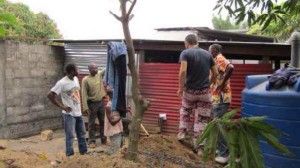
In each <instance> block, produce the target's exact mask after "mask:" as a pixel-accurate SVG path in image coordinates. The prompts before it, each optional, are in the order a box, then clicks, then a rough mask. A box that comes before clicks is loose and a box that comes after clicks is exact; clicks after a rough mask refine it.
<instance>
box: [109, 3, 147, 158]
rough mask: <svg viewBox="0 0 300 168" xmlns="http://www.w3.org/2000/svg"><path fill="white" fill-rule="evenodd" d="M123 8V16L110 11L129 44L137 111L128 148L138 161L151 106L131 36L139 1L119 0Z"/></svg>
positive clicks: (132, 123)
mask: <svg viewBox="0 0 300 168" xmlns="http://www.w3.org/2000/svg"><path fill="white" fill-rule="evenodd" d="M119 1H120V8H121V16H118V15H117V14H114V13H113V12H110V13H111V14H112V15H113V16H114V17H115V18H116V19H117V20H118V21H120V22H121V23H122V27H123V33H124V37H125V41H126V45H127V51H128V59H129V63H128V68H129V70H130V73H131V76H132V85H131V92H132V99H133V102H134V105H135V108H134V109H135V112H134V115H133V116H132V122H131V124H130V127H129V129H130V133H129V145H128V150H127V155H126V157H127V159H129V160H132V161H136V159H137V153H138V140H139V135H140V126H141V122H142V116H143V114H144V112H145V111H146V109H147V108H148V106H149V102H148V101H147V100H144V99H143V98H142V96H141V94H140V89H139V88H140V85H139V80H138V72H137V70H136V67H135V57H134V56H135V49H134V46H133V40H132V38H131V34H130V29H129V21H130V20H131V19H132V18H133V16H134V15H133V14H131V13H132V10H133V8H134V6H135V4H136V2H137V0H119ZM127 3H129V4H130V6H129V9H128V10H127Z"/></svg>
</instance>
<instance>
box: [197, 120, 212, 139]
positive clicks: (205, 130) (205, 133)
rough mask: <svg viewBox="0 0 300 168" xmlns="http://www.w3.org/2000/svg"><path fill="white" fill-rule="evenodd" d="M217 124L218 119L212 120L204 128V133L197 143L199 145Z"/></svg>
mask: <svg viewBox="0 0 300 168" xmlns="http://www.w3.org/2000/svg"><path fill="white" fill-rule="evenodd" d="M215 125H216V120H215V119H214V120H212V121H211V122H209V123H208V124H207V126H206V127H205V129H204V130H203V132H202V134H201V135H200V136H199V137H198V138H197V141H196V144H197V145H199V144H200V143H202V142H203V141H204V140H205V139H206V138H208V136H209V134H210V133H211V132H212V130H213V129H214V127H215Z"/></svg>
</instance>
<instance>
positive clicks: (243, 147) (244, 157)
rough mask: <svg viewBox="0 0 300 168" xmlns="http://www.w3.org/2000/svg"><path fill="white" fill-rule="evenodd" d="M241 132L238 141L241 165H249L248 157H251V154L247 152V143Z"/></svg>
mask: <svg viewBox="0 0 300 168" xmlns="http://www.w3.org/2000/svg"><path fill="white" fill-rule="evenodd" d="M241 129H243V128H241ZM243 133H244V132H243V131H241V135H240V136H239V141H238V142H239V150H240V160H241V164H242V167H250V165H251V164H250V161H249V158H251V155H250V154H249V153H248V149H249V143H248V140H247V138H246V137H245V135H244V134H243Z"/></svg>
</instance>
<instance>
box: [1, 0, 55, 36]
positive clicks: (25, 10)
mask: <svg viewBox="0 0 300 168" xmlns="http://www.w3.org/2000/svg"><path fill="white" fill-rule="evenodd" d="M3 1H4V0H3ZM0 7H1V8H3V10H4V11H5V12H6V13H10V15H12V16H14V17H15V18H16V22H17V24H15V25H10V24H8V25H6V26H5V29H6V32H7V33H6V35H8V36H24V37H34V38H45V39H49V38H61V35H60V34H59V31H58V29H57V26H56V24H55V22H54V21H53V20H51V19H50V18H49V17H48V16H47V15H46V14H43V13H38V14H34V13H33V12H31V11H30V9H29V7H28V6H26V5H24V4H22V3H11V2H8V1H4V2H3V3H2V4H1V6H0Z"/></svg>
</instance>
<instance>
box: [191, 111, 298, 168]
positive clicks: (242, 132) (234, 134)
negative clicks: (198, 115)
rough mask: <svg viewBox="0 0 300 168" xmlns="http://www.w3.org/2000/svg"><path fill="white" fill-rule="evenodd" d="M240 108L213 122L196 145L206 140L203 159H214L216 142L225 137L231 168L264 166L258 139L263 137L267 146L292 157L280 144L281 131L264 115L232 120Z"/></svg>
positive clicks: (258, 167)
mask: <svg viewBox="0 0 300 168" xmlns="http://www.w3.org/2000/svg"><path fill="white" fill-rule="evenodd" d="M237 111H238V110H237V109H235V110H233V111H231V112H229V113H227V114H225V115H224V116H223V117H221V118H216V119H214V120H213V121H212V122H210V123H209V124H208V125H207V127H206V128H205V130H204V131H203V133H202V134H201V136H200V137H198V139H197V143H198V144H200V143H202V142H204V141H205V146H204V152H203V159H204V161H207V160H208V159H213V158H215V151H216V145H217V142H216V141H217V139H218V138H219V136H220V135H221V134H222V135H224V137H225V138H226V140H227V146H228V149H229V153H230V160H229V164H228V166H227V167H229V168H252V167H257V168H261V167H265V165H264V162H263V157H262V152H261V150H260V145H259V137H262V138H263V139H264V140H265V141H266V142H267V143H268V144H270V145H272V146H273V147H274V148H275V149H277V150H278V151H280V152H282V153H285V154H287V155H289V156H292V155H293V154H292V153H291V152H290V151H289V150H288V149H287V147H285V146H284V145H282V144H280V143H279V141H278V137H279V136H281V134H282V133H281V132H280V131H278V130H277V129H276V128H275V127H273V126H272V125H270V124H268V123H266V122H264V121H263V120H264V119H266V117H265V116H259V117H245V118H240V119H231V117H232V116H234V115H235V114H236V113H237Z"/></svg>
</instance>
